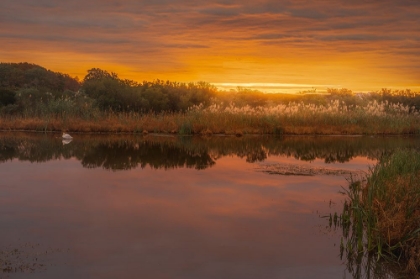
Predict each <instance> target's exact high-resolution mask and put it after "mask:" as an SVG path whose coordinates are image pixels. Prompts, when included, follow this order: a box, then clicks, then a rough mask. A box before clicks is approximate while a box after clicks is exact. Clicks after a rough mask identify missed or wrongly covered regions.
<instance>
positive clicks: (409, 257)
mask: <svg viewBox="0 0 420 279" xmlns="http://www.w3.org/2000/svg"><path fill="white" fill-rule="evenodd" d="M346 194H347V196H348V199H347V200H346V202H345V203H344V208H343V213H342V214H341V216H339V217H337V215H335V217H333V216H330V224H331V220H332V221H333V222H332V223H337V222H338V223H339V224H340V225H341V227H342V229H343V239H342V241H341V245H340V248H341V249H340V250H341V254H342V255H343V253H344V252H345V254H346V256H347V259H349V262H350V263H358V264H360V263H361V262H362V261H363V259H366V257H368V258H369V260H368V261H367V262H369V264H370V268H371V269H372V268H377V267H378V266H379V265H377V264H378V263H380V264H381V266H382V267H383V266H384V265H385V266H392V268H390V269H389V270H398V269H399V270H402V272H403V273H405V274H409V276H411V277H410V278H413V277H419V274H420V273H419V271H420V152H418V151H414V150H398V151H396V152H395V153H394V154H393V155H390V156H386V157H384V158H383V159H382V160H381V161H380V162H379V163H378V164H377V165H376V166H375V168H373V169H372V170H371V173H370V174H369V175H368V176H367V178H366V179H365V180H359V181H352V182H351V183H350V187H349V190H346ZM395 267H397V268H395Z"/></svg>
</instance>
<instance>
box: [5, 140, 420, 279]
mask: <svg viewBox="0 0 420 279" xmlns="http://www.w3.org/2000/svg"><path fill="white" fill-rule="evenodd" d="M73 136H74V140H73V141H71V142H69V143H68V142H62V140H61V138H59V136H57V135H43V134H23V133H22V134H20V133H12V134H10V133H1V134H0V177H1V180H0V222H1V225H0V265H2V266H1V267H2V268H3V271H4V272H3V273H1V271H0V278H352V277H351V275H350V274H349V272H348V271H347V270H346V260H345V259H340V257H339V243H340V238H341V235H340V233H339V231H334V230H331V229H329V228H328V221H327V220H326V219H325V218H320V217H319V216H320V215H325V214H329V213H330V212H335V211H338V212H341V208H340V207H341V206H342V201H343V196H342V195H341V194H339V191H340V190H341V187H346V186H347V181H346V178H348V177H349V176H350V175H360V173H361V172H366V171H368V169H369V167H370V166H373V164H374V163H375V162H376V160H377V159H378V158H379V157H380V156H382V155H383V154H386V153H390V152H392V151H393V150H395V149H396V148H419V146H420V143H419V140H418V138H417V139H416V138H402V137H393V138H382V137H282V138H274V137H251V136H250V137H243V138H235V137H211V138H200V137H174V136H151V135H148V136H145V137H143V136H104V135H102V136H101V135H97V136H86V135H73Z"/></svg>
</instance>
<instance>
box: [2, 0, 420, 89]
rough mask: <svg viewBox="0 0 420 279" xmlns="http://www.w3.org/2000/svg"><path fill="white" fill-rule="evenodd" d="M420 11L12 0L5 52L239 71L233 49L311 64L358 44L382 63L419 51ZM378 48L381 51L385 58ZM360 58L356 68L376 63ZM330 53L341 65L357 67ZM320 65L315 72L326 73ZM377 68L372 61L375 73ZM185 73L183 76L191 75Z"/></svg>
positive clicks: (264, 62)
mask: <svg viewBox="0 0 420 279" xmlns="http://www.w3.org/2000/svg"><path fill="white" fill-rule="evenodd" d="M419 14H420V2H418V1H411V0H401V1H392V0H383V1H376V0H375V1H362V0H354V1H344V0H338V1H328V0H316V1H309V0H294V1H274V0H260V1H248V2H246V3H245V2H243V1H239V0H230V1H229V0H224V1H223V0H221V1H203V0H198V1H192V0H181V1H180V0H178V1H174V0H159V1H151V0H148V1H146V0H142V1H135V0H128V1H118V0H102V1H100V0H92V1H81V0H74V1H56V0H38V1H31V0H3V1H1V2H0V24H1V26H2V30H1V31H0V43H1V44H2V47H3V48H4V49H3V51H2V52H0V60H5V59H7V57H6V56H4V55H6V53H7V55H9V56H10V53H14V52H15V53H18V52H22V53H23V52H27V53H29V52H30V51H31V49H32V51H33V52H35V51H37V52H39V53H38V55H40V56H42V55H41V54H42V51H45V55H46V54H49V55H50V56H55V57H57V59H56V63H57V64H59V63H64V60H61V59H62V58H60V56H62V54H61V53H63V52H66V53H74V54H77V55H80V56H83V57H95V59H102V60H101V61H103V63H111V64H113V65H116V64H118V65H120V64H121V63H124V65H122V64H121V67H123V66H124V67H125V68H135V69H137V68H138V67H140V65H138V64H136V63H138V61H142V65H141V67H148V68H150V69H154V71H155V72H154V73H157V72H161V73H168V72H171V73H173V71H172V69H175V68H176V69H177V70H178V71H179V72H180V73H181V72H182V73H185V75H187V74H188V75H190V77H191V78H192V79H194V78H200V77H203V78H211V79H212V78H214V77H215V76H217V75H219V76H221V75H223V77H225V78H227V79H228V78H229V76H232V79H240V78H236V77H235V78H233V75H235V72H234V71H233V69H232V71H231V72H229V73H228V72H223V73H222V72H220V68H219V66H220V65H223V63H224V62H226V61H229V60H232V59H244V60H248V61H253V62H252V65H258V69H261V72H262V71H264V69H265V71H273V69H275V68H280V67H281V66H282V65H288V66H290V65H291V63H294V64H295V65H301V67H302V69H304V67H309V68H311V67H313V66H312V65H304V64H305V63H306V62H305V61H313V60H314V59H318V60H322V61H325V59H327V58H328V57H329V58H328V59H331V61H333V60H334V61H336V60H337V59H351V58H352V57H353V56H352V54H354V53H356V54H358V53H364V55H365V61H370V62H369V64H370V65H375V64H377V67H378V68H381V67H385V66H386V67H388V65H390V64H392V63H394V62H395V61H397V60H398V59H399V60H401V59H400V58H401V57H404V58H405V59H404V61H407V62H406V63H408V64H409V61H410V60H411V61H413V60H415V61H418V59H417V57H418V54H419V49H420V46H419V44H418V42H419V41H420V27H419V26H420V18H419V17H418V15H419ZM416 42H417V43H416ZM1 53H4V54H1ZM374 53H381V55H382V56H381V57H380V59H378V57H377V56H375V55H374ZM28 55H29V54H28ZM15 56H18V55H14V57H15ZM22 57H23V56H22ZM25 57H26V56H25ZM397 58H398V59H397ZM92 59H93V58H92ZM352 59H353V58H352ZM60 61H62V62H60ZM95 61H97V60H95ZM106 61H108V62H106ZM346 61H348V60H346ZM353 61H354V62H353V64H354V65H353V66H352V67H353V68H360V69H363V70H367V69H366V68H365V67H364V66H363V65H362V63H361V62H357V61H358V60H357V59H356V60H353ZM401 61H402V60H401ZM356 62H357V63H360V64H358V65H356ZM66 63H67V61H66ZM147 63H149V64H147ZM328 63H331V64H330V65H331V67H332V65H335V67H337V72H341V74H342V75H346V73H347V75H349V74H350V73H351V72H349V70H348V69H349V68H346V67H345V66H337V63H335V62H334V63H333V62H328ZM348 63H350V62H343V63H342V65H347V64H348ZM366 63H367V62H365V64H366ZM408 64H407V65H408ZM247 65H248V64H247ZM239 67H240V65H239ZM247 67H248V66H247ZM329 67H330V66H329ZM235 68H236V69H237V68H238V67H235ZM312 69H313V70H312V71H309V72H308V74H310V73H319V74H320V75H321V74H323V75H325V74H327V72H325V71H324V72H322V71H321V72H320V70H319V69H318V68H312ZM295 70H296V71H298V72H299V73H301V72H305V71H306V70H304V71H303V70H299V69H298V68H296V69H295ZM374 70H375V66H372V68H371V69H370V71H372V72H371V73H370V75H372V77H373V76H374V75H376V74H375V73H374ZM246 71H249V68H244V69H243V70H239V69H237V72H236V75H237V76H242V78H243V79H249V78H250V76H249V74H245V73H246ZM258 71H259V70H258ZM258 71H256V72H258ZM278 74H285V73H284V72H279V73H278ZM415 74H417V75H418V76H420V73H418V72H417V73H415ZM185 75H184V76H182V79H187V78H188V77H187V76H185ZM410 75H413V73H411V74H410ZM261 76H263V74H259V75H256V76H255V78H261ZM273 76H274V74H273ZM174 78H176V77H175V76H174ZM372 79H373V78H372ZM256 82H258V81H256ZM273 82H277V81H274V80H273ZM290 82H294V81H290Z"/></svg>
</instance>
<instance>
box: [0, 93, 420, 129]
mask: <svg viewBox="0 0 420 279" xmlns="http://www.w3.org/2000/svg"><path fill="white" fill-rule="evenodd" d="M90 109H91V110H90ZM0 129H2V130H34V131H63V130H65V131H69V132H92V133H100V132H104V133H105V132H108V133H142V132H154V133H178V134H185V135H187V134H202V135H211V134H228V135H235V134H236V135H243V134H324V135H325V134H419V133H420V114H419V112H418V111H417V110H416V109H415V108H414V107H409V106H404V105H402V104H398V103H397V104H395V103H388V102H377V101H371V102H369V103H367V105H365V106H357V105H353V106H351V105H346V104H345V103H344V102H340V101H338V100H332V101H330V102H329V103H327V104H324V105H314V104H305V103H303V102H302V103H289V104H281V105H275V106H274V105H273V106H268V105H267V106H263V107H250V106H242V107H237V106H234V105H232V104H226V105H223V104H219V105H217V104H213V105H211V106H208V107H203V106H201V105H200V106H193V107H191V108H189V109H188V110H187V111H186V112H177V113H171V112H163V113H139V112H124V113H116V112H112V111H111V112H109V111H108V112H104V111H99V110H97V109H93V108H92V107H87V108H86V109H84V108H81V109H78V110H74V109H73V110H66V109H65V108H62V109H56V110H50V109H46V108H45V109H41V110H40V109H37V110H36V111H28V112H26V113H24V114H21V115H13V114H11V115H9V114H4V115H2V117H1V118H0Z"/></svg>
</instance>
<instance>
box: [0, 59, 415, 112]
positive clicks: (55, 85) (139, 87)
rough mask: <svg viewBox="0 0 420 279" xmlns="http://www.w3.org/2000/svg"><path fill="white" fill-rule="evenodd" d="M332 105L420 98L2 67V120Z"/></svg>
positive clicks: (411, 94)
mask: <svg viewBox="0 0 420 279" xmlns="http://www.w3.org/2000/svg"><path fill="white" fill-rule="evenodd" d="M227 93H228V94H227ZM331 100H339V101H340V102H342V103H344V104H346V105H347V106H349V105H363V103H364V102H368V101H371V100H377V101H389V102H391V103H400V104H403V105H406V106H410V107H413V108H415V109H416V110H420V94H419V93H418V92H412V91H410V90H403V91H392V90H389V89H382V90H381V91H378V92H373V93H369V94H355V93H353V92H352V91H351V90H348V89H328V91H327V94H313V92H301V94H265V93H263V92H260V91H256V90H250V89H247V88H240V87H238V88H237V89H236V90H231V91H229V92H225V91H220V90H218V89H217V88H216V87H215V86H213V85H211V84H209V83H206V82H196V83H180V82H172V81H163V80H154V81H143V82H136V81H132V80H128V79H121V78H120V77H119V76H118V74H116V73H113V72H108V71H105V70H102V69H99V68H92V69H90V70H88V71H87V74H86V76H85V77H84V78H83V80H81V81H80V80H79V79H78V78H73V77H71V76H69V75H67V74H63V73H59V72H53V71H50V70H47V69H45V68H43V67H41V66H39V65H35V64H30V63H0V113H1V114H3V115H4V114H23V115H25V116H40V115H46V114H53V115H63V114H66V113H67V114H77V115H81V114H82V115H84V114H86V113H88V112H89V113H91V112H93V111H102V112H110V111H111V112H136V113H150V112H153V113H160V112H184V111H186V110H187V109H188V108H189V107H191V106H194V105H202V106H207V105H210V104H214V103H218V104H224V105H227V104H234V105H236V106H239V107H240V106H246V105H247V106H251V107H257V106H267V105H276V104H280V103H283V104H288V103H292V102H304V103H313V104H316V105H323V104H327V103H329V102H330V101H331Z"/></svg>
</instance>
